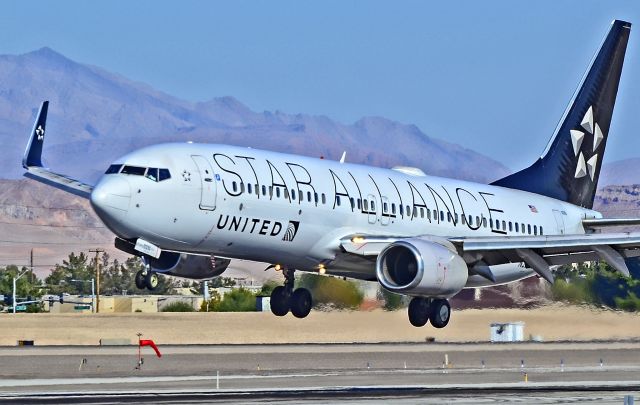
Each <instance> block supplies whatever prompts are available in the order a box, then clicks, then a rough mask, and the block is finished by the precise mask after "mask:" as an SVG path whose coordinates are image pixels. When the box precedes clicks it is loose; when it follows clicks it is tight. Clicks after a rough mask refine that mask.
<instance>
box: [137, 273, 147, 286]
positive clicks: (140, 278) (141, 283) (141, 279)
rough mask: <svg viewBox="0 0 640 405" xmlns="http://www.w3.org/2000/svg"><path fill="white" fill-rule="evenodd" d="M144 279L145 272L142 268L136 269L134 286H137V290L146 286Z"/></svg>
mask: <svg viewBox="0 0 640 405" xmlns="http://www.w3.org/2000/svg"><path fill="white" fill-rule="evenodd" d="M144 279H145V274H144V272H143V271H142V270H140V271H138V272H137V273H136V277H135V282H136V287H138V289H139V290H144V289H145V288H147V284H146V283H145V281H144Z"/></svg>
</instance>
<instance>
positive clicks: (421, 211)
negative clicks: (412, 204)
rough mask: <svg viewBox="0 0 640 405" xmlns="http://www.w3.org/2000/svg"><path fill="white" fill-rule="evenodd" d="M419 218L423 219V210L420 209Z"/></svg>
mask: <svg viewBox="0 0 640 405" xmlns="http://www.w3.org/2000/svg"><path fill="white" fill-rule="evenodd" d="M420 218H424V208H422V207H420Z"/></svg>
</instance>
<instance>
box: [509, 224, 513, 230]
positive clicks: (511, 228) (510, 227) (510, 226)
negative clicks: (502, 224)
mask: <svg viewBox="0 0 640 405" xmlns="http://www.w3.org/2000/svg"><path fill="white" fill-rule="evenodd" d="M511 231H513V225H512V223H511V221H509V232H511Z"/></svg>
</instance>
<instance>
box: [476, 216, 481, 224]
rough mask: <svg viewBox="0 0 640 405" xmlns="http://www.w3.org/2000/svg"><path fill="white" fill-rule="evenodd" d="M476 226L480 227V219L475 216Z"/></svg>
mask: <svg viewBox="0 0 640 405" xmlns="http://www.w3.org/2000/svg"><path fill="white" fill-rule="evenodd" d="M476 225H480V217H479V216H477V215H476Z"/></svg>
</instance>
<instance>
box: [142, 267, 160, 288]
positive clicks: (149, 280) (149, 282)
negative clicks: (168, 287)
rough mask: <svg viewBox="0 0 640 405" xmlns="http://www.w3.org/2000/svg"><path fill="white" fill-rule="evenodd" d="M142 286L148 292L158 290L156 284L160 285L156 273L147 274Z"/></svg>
mask: <svg viewBox="0 0 640 405" xmlns="http://www.w3.org/2000/svg"><path fill="white" fill-rule="evenodd" d="M144 284H145V286H146V287H147V288H148V289H149V290H150V291H153V290H155V289H156V288H158V284H160V278H159V277H158V273H156V272H155V271H149V272H147V275H146V276H145V277H144Z"/></svg>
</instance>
